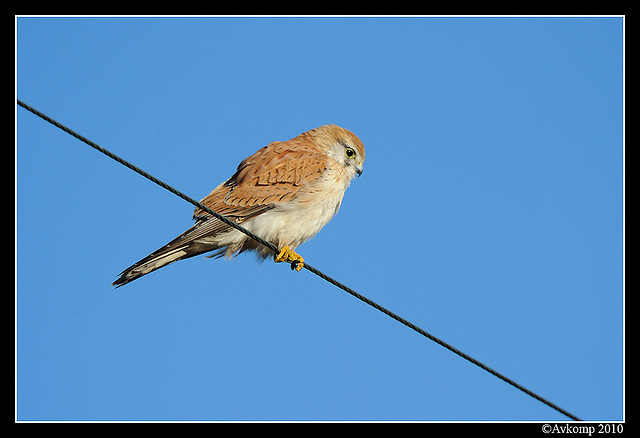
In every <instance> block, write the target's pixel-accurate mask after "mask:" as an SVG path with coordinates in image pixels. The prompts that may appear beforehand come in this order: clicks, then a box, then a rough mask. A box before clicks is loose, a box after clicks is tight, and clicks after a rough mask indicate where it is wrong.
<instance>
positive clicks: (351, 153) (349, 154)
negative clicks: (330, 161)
mask: <svg viewBox="0 0 640 438" xmlns="http://www.w3.org/2000/svg"><path fill="white" fill-rule="evenodd" d="M344 153H345V154H346V155H347V157H348V158H353V157H355V156H356V151H354V150H353V149H351V148H346V149H345V150H344Z"/></svg>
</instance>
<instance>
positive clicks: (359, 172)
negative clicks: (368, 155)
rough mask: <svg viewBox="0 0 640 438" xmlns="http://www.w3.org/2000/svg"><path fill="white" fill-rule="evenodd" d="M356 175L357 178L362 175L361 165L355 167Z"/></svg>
mask: <svg viewBox="0 0 640 438" xmlns="http://www.w3.org/2000/svg"><path fill="white" fill-rule="evenodd" d="M356 173H357V174H358V176H360V175H362V164H358V165H357V166H356Z"/></svg>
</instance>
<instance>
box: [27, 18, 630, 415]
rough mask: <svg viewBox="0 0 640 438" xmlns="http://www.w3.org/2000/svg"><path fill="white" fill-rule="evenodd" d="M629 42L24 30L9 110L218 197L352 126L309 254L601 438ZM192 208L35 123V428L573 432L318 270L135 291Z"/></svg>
mask: <svg viewBox="0 0 640 438" xmlns="http://www.w3.org/2000/svg"><path fill="white" fill-rule="evenodd" d="M623 41H624V39H623V19H622V18H621V17H579V18H576V17H493V18H491V17H489V18H487V17H451V18H443V17H430V18H429V17H427V18H424V17H423V18H415V17H411V18H406V17H405V18H399V17H396V18H389V17H387V18H311V17H298V18H246V17H237V18H189V17H185V18H172V17H171V18H111V17H105V18H80V17H76V18H59V17H53V18H37V17H19V18H17V20H16V94H17V97H18V98H19V99H20V100H22V101H24V102H26V103H27V104H29V105H32V106H34V107H35V108H37V109H38V110H40V111H42V112H44V113H45V114H47V115H49V116H51V117H53V118H55V119H57V120H58V121H59V122H61V123H63V124H65V125H67V126H69V127H70V128H72V129H74V130H76V131H78V132H79V133H80V134H82V135H84V136H86V137H88V138H89V139H91V140H93V141H95V142H96V143H98V144H100V145H101V146H104V147H105V148H107V149H109V150H111V151H112V152H114V153H116V154H118V155H120V156H122V157H123V158H125V159H126V160H129V161H131V162H132V163H134V164H136V165H138V166H140V167H142V168H143V169H145V170H146V171H148V172H150V173H151V174H153V175H155V176H156V177H158V178H160V179H162V180H164V181H165V182H167V183H168V184H171V185H173V186H174V187H176V188H177V189H179V190H181V191H183V192H185V193H186V194H188V195H189V196H191V197H194V198H196V199H199V198H201V197H203V196H205V195H206V194H207V193H208V192H209V191H210V190H211V189H212V188H213V187H215V186H216V185H217V184H219V183H221V182H223V181H224V180H226V179H227V178H228V177H229V176H231V174H232V173H233V171H234V170H235V167H236V166H237V164H238V163H239V162H240V161H241V160H242V159H243V158H244V157H246V156H248V155H249V154H251V153H253V152H255V151H256V150H257V149H259V148H260V147H262V146H264V145H266V144H267V143H269V142H271V141H275V140H286V139H289V138H292V137H294V136H296V135H298V134H299V133H301V132H303V131H306V130H308V129H312V128H315V127H317V126H319V125H322V124H326V123H335V124H338V125H340V126H343V127H345V128H347V129H350V130H352V131H353V132H355V133H356V134H357V135H358V136H359V137H360V138H361V140H362V141H363V143H364V144H365V147H366V151H367V160H366V162H365V165H364V173H363V175H362V177H360V178H359V179H357V180H355V181H354V182H353V183H352V185H351V187H350V188H349V189H348V191H347V193H346V195H345V199H344V202H343V205H342V208H341V210H340V212H339V213H338V215H337V216H336V217H335V218H334V219H333V220H332V221H331V222H330V223H329V224H328V225H327V226H326V227H325V228H324V229H323V230H322V231H321V232H320V233H319V234H318V235H317V236H316V237H315V238H314V239H313V240H311V241H309V242H307V243H306V244H304V245H303V246H301V247H299V251H298V252H299V253H300V254H301V255H302V256H303V257H305V259H306V260H308V261H309V263H311V264H312V265H313V266H315V267H316V268H318V269H320V270H322V271H323V272H325V273H327V274H328V275H331V276H333V277H334V278H336V279H338V280H339V281H341V282H343V283H345V284H347V285H349V286H350V287H352V288H353V289H355V290H356V291H358V292H360V293H361V294H363V295H365V296H367V297H368V298H370V299H373V300H374V301H376V302H378V303H380V304H381V305H383V306H385V307H387V308H389V309H390V310H392V311H393V312H395V313H397V314H399V315H401V316H402V317H404V318H407V319H408V320H409V321H411V322H413V323H415V324H416V325H418V326H420V327H421V328H423V329H424V330H426V331H428V332H430V333H432V334H433V335H435V336H437V337H439V338H441V339H442V340H444V341H445V342H448V343H450V344H452V345H454V346H455V347H457V348H459V349H460V350H462V351H463V352H465V353H467V354H469V355H471V356H473V357H475V358H476V359H478V360H480V361H482V362H484V363H485V364H487V365H488V366H490V367H492V368H494V369H496V370H497V371H498V372H500V373H503V374H505V375H506V376H508V377H509V378H511V379H513V380H515V381H516V382H518V383H520V384H521V385H523V386H525V387H527V388H529V389H531V390H532V391H534V392H536V393H537V394H539V395H541V396H542V397H545V398H547V399H549V400H550V401H552V402H553V403H556V404H558V405H559V406H561V407H562V408H564V409H566V410H568V411H569V412H571V413H573V414H575V415H577V416H578V417H580V418H582V419H587V420H594V421H595V420H598V421H605V420H622V419H623V418H624V398H623V396H624V366H623V364H624V337H623V336H624V320H623V306H624V295H623V292H624V291H623V268H624V265H623V248H624V247H623V199H624V198H623V182H624V180H623V153H624V149H623ZM192 210H193V207H192V206H191V205H190V204H188V203H186V202H185V201H183V200H182V199H179V198H178V197H176V196H174V195H172V194H170V193H169V192H167V191H165V190H163V189H161V188H160V187H158V186H156V185H154V184H153V183H151V182H149V181H147V180H145V179H144V178H142V177H140V176H138V175H137V174H135V173H133V172H132V171H130V170H128V169H126V168H125V167H123V166H121V165H119V164H118V163H116V162H115V161H112V160H110V159H109V158H107V157H105V156H103V155H101V154H99V153H98V152H96V151H94V150H92V149H91V148H89V147H88V146H86V145H84V144H83V143H81V142H79V141H78V140H76V139H74V138H73V137H71V136H70V135H68V134H66V133H64V132H62V131H60V130H59V129H57V128H55V127H53V126H52V125H50V124H48V123H46V122H44V121H43V120H41V119H39V118H37V117H36V116H34V115H32V114H31V113H29V112H27V111H26V110H24V109H22V108H18V107H17V106H16V211H17V215H16V316H17V323H16V352H17V354H16V364H17V372H16V394H17V396H16V400H17V402H16V418H17V419H18V420H213V421H215V420H425V421H461V420H462V421H565V420H566V417H564V416H563V415H562V414H560V413H558V412H556V411H554V410H553V409H551V408H549V407H548V406H546V405H544V404H542V403H540V402H539V401H537V400H535V399H533V398H531V397H529V396H528V395H526V394H524V393H522V392H520V391H519V390H517V389H515V388H513V387H511V386H509V385H507V384H506V383H504V382H502V381H501V380H498V379H497V378H495V377H494V376H492V375H490V374H488V373H487V372H485V371H483V370H481V369H480V368H478V367H476V366H474V365H473V364H471V363H469V362H467V361H465V360H464V359H462V358H460V357H458V356H456V355H455V354H453V353H451V352H449V351H447V350H445V349H444V348H442V347H441V346H439V345H437V344H435V343H433V342H431V341H429V340H428V339H426V338H424V337H422V336H420V335H418V334H416V333H415V332H413V331H411V330H410V329H408V328H407V327H405V326H403V325H402V324H399V323H397V322H396V321H394V320H392V319H390V318H389V317H387V316H385V315H383V314H382V313H380V312H378V311H377V310H375V309H373V308H371V307H369V306H367V305H366V304H364V303H362V302H360V301H358V300H356V299H355V298H353V297H351V296H350V295H347V294H346V293H344V292H342V291H341V290H339V289H337V288H335V287H334V286H332V285H330V284H329V283H327V282H325V281H323V280H321V279H320V278H318V277H316V276H314V275H313V274H311V273H309V272H308V271H305V270H303V271H301V272H299V273H295V272H292V271H291V270H290V269H289V268H288V266H286V265H282V264H274V263H272V262H270V261H266V262H263V263H261V264H260V263H257V262H256V260H255V257H254V256H253V255H251V254H249V255H241V256H240V257H238V258H236V259H234V260H231V261H228V260H211V259H205V258H204V257H198V258H193V259H190V260H187V261H183V262H179V263H175V264H172V265H170V266H168V267H166V268H164V269H161V270H159V271H157V272H154V273H152V274H150V275H148V276H146V277H143V278H141V279H139V280H137V281H135V282H133V283H131V284H129V285H126V286H125V287H123V288H120V289H118V290H114V289H113V288H112V287H111V286H110V284H111V282H112V281H114V280H115V279H116V278H117V274H118V273H119V272H120V271H121V270H122V269H124V268H126V267H127V266H129V265H130V264H132V263H133V262H135V261H137V260H138V259H140V258H142V257H143V256H145V255H147V254H148V253H150V252H151V251H153V250H155V249H156V248H158V247H160V246H161V245H164V244H165V243H166V242H168V241H169V240H171V239H172V238H173V237H175V236H176V235H178V234H180V233H181V232H182V231H184V230H185V229H187V228H188V227H189V226H191V224H192V221H191V214H192Z"/></svg>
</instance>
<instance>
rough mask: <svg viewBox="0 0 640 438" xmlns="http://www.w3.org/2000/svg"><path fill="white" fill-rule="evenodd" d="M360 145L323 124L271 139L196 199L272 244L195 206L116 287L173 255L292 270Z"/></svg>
mask: <svg viewBox="0 0 640 438" xmlns="http://www.w3.org/2000/svg"><path fill="white" fill-rule="evenodd" d="M363 162H364V145H363V144H362V142H361V141H360V139H359V138H358V137H357V136H356V135H355V134H353V133H352V132H351V131H348V130H346V129H344V128H341V127H339V126H336V125H324V126H320V127H319V128H316V129H312V130H311V131H307V132H303V133H302V134H300V135H298V136H297V137H295V138H292V139H291V140H288V141H275V142H273V143H270V144H268V145H267V146H265V147H263V148H262V149H260V150H258V151H257V152H256V153H255V154H253V155H251V156H250V157H248V158H246V159H244V160H243V161H242V162H241V163H240V164H239V165H238V169H237V170H236V172H235V173H234V174H233V176H232V177H231V178H229V179H228V180H227V181H226V182H224V183H222V184H220V185H219V186H218V187H216V188H215V189H213V191H212V192H211V193H209V194H208V195H207V196H206V197H204V198H203V199H202V200H201V201H200V202H201V203H202V204H204V205H205V206H207V207H208V208H210V209H211V210H213V211H215V212H216V213H219V214H221V215H223V216H226V217H227V218H229V219H231V220H233V221H235V222H236V223H238V224H241V225H242V226H243V227H244V228H246V229H248V230H249V231H251V232H253V233H254V234H256V235H257V236H260V237H262V238H263V239H264V240H267V241H269V242H271V243H273V244H274V245H275V246H276V247H277V248H278V250H279V253H278V254H274V252H273V251H271V250H270V249H269V248H267V247H265V246H264V245H262V244H260V243H258V242H256V241H255V240H253V239H251V238H250V237H248V236H246V235H245V234H244V233H241V232H240V231H238V230H236V229H235V228H233V227H230V226H229V225H227V224H225V223H224V222H222V221H220V220H219V219H217V218H215V217H213V216H211V215H210V214H208V213H206V212H205V211H203V210H201V209H199V208H196V209H195V211H194V213H193V219H195V221H196V223H195V225H194V226H193V227H191V228H189V229H188V230H187V231H185V232H184V233H182V234H181V235H179V236H178V237H176V238H175V239H173V240H172V241H171V242H169V243H168V244H166V245H165V246H163V247H162V248H160V249H158V250H157V251H155V252H153V253H151V254H149V255H148V256H146V257H145V258H143V259H142V260H140V261H139V262H137V263H135V264H134V265H132V266H130V267H128V268H127V269H125V270H124V271H123V272H122V273H121V274H120V278H118V279H117V280H116V281H115V282H114V283H113V285H114V286H122V285H124V284H127V283H129V282H131V281H133V280H135V279H136V278H139V277H142V276H143V275H146V274H148V273H149V272H152V271H155V270H156V269H159V268H162V267H163V266H166V265H168V264H170V263H173V262H176V261H178V260H182V259H186V258H189V257H193V256H196V255H199V254H203V253H207V252H210V251H215V252H214V253H213V254H212V255H211V256H210V257H222V256H224V257H227V258H232V257H235V256H236V255H237V254H240V253H242V252H244V251H255V252H256V253H257V255H258V257H259V258H261V259H266V258H267V257H274V260H275V261H276V262H282V261H284V262H289V263H292V267H294V266H295V268H296V269H297V270H298V271H299V270H300V269H301V268H302V267H303V263H304V260H303V259H302V257H300V256H299V255H298V254H296V253H295V252H294V250H295V249H296V248H297V247H298V246H299V245H301V244H302V243H303V242H305V241H307V240H309V239H311V238H312V237H313V236H315V235H316V234H317V233H318V231H320V230H321V229H322V227H324V226H325V225H326V224H327V223H328V222H329V221H330V220H331V218H332V217H333V216H334V215H335V214H336V213H337V212H338V209H339V208H340V204H341V203H342V197H343V196H344V192H345V190H346V189H347V187H348V186H349V183H350V182H351V180H352V179H353V178H354V177H355V176H356V175H360V174H361V173H362V164H363Z"/></svg>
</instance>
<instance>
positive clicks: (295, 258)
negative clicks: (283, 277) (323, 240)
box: [273, 246, 304, 271]
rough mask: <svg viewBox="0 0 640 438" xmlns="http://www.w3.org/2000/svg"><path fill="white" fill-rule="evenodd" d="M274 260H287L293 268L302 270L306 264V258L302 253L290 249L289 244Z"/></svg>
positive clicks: (278, 261) (277, 261)
mask: <svg viewBox="0 0 640 438" xmlns="http://www.w3.org/2000/svg"><path fill="white" fill-rule="evenodd" d="M273 260H274V261H275V262H276V263H280V262H287V263H291V269H295V270H296V271H300V270H301V269H302V267H303V266H304V259H303V258H302V256H301V255H299V254H296V252H295V251H294V250H292V249H290V248H289V247H288V246H285V247H284V248H282V249H281V250H280V253H279V254H277V255H276V256H275V257H274V258H273Z"/></svg>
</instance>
